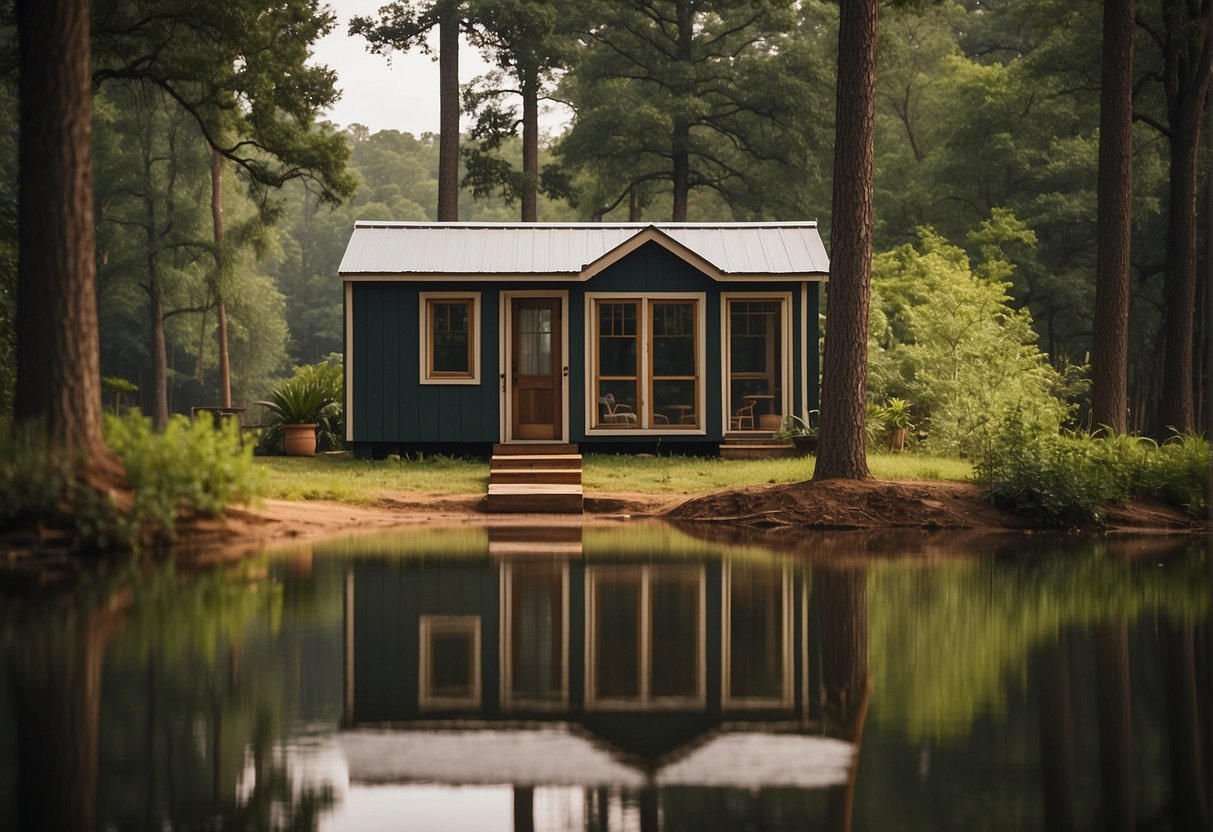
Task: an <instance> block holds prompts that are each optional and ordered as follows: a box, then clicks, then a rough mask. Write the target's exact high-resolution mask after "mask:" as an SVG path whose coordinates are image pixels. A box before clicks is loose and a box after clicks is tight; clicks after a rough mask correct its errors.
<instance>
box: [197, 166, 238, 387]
mask: <svg viewBox="0 0 1213 832" xmlns="http://www.w3.org/2000/svg"><path fill="white" fill-rule="evenodd" d="M211 223H212V225H213V226H214V230H215V280H214V285H213V286H212V287H211V289H212V292H213V293H214V295H215V318H216V324H217V325H218V327H219V406H220V407H231V406H232V369H231V363H230V360H229V358H228V350H227V307H226V306H225V305H224V303H223V278H224V267H225V266H226V264H227V258H226V256H225V255H224V253H223V154H221V153H220V152H219V151H218V150H216V149H215V148H213V147H212V148H211ZM199 360H201V357H199Z"/></svg>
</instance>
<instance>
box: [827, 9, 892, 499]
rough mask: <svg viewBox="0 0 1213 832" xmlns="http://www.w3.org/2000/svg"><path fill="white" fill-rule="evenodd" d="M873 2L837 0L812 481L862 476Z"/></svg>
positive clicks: (869, 256) (868, 295) (864, 458)
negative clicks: (830, 191) (826, 272)
mask: <svg viewBox="0 0 1213 832" xmlns="http://www.w3.org/2000/svg"><path fill="white" fill-rule="evenodd" d="M877 17H878V11H877V0H841V2H840V3H839V29H838V97H837V101H838V103H837V105H836V106H837V116H836V119H835V132H834V208H833V219H832V220H831V229H830V245H831V251H830V287H829V296H828V300H827V306H826V338H825V359H824V361H823V365H822V382H821V443H820V444H819V445H818V450H817V467H816V470H815V472H814V474H813V477H814V479H832V478H835V479H836V478H848V479H862V478H865V477H867V476H868V460H867V448H866V447H865V444H866V443H865V436H864V421H865V419H866V417H867V387H868V307H869V305H870V303H871V298H872V142H873V133H874V121H875V107H876V26H877Z"/></svg>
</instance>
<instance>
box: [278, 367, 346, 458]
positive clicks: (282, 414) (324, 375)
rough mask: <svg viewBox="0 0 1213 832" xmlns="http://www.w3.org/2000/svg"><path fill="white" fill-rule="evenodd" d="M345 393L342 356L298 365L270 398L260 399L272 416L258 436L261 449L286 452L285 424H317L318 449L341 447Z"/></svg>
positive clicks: (325, 449)
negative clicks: (267, 399) (317, 362)
mask: <svg viewBox="0 0 1213 832" xmlns="http://www.w3.org/2000/svg"><path fill="white" fill-rule="evenodd" d="M344 395H345V373H344V371H343V369H342V366H341V356H339V355H331V356H329V358H328V359H327V360H325V361H322V362H320V363H319V364H315V365H305V366H303V367H298V368H296V370H295V374H294V376H293V377H291V378H290V379H288V380H287V381H284V382H283V383H282V384H280V385H278V387H276V388H275V389H274V391H273V392H272V393H271V394H270V398H269V401H262V402H258V404H260V405H262V406H264V407H265V408H266V410H267V418H268V419H269V422H268V423H267V425H266V428H265V430H263V431H262V433H261V438H260V439H259V440H258V443H257V450H258V452H260V453H278V454H280V453H282V452H283V441H284V434H283V430H282V426H283V425H311V424H314V425H316V443H317V444H316V447H317V448H318V449H319V450H322V451H328V450H333V449H335V448H340V447H341V443H342V438H343V437H344V436H345V429H344V423H345V408H344V407H343V406H342V404H341V402H342V401H343V399H344Z"/></svg>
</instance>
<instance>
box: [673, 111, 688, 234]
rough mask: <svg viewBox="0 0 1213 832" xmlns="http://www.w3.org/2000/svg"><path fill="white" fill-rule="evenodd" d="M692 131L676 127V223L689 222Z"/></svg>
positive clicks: (674, 143)
mask: <svg viewBox="0 0 1213 832" xmlns="http://www.w3.org/2000/svg"><path fill="white" fill-rule="evenodd" d="M689 132H690V130H689V129H688V128H687V127H686V125H682V124H680V125H675V127H674V140H673V143H672V145H671V147H672V150H673V165H674V167H673V172H672V176H673V181H674V210H673V216H672V217H671V219H672V220H673V221H674V222H686V221H687V196H688V194H689V192H690V188H691V154H690V151H689V150H688V149H687V137H688V133H689Z"/></svg>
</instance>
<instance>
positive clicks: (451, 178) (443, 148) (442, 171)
mask: <svg viewBox="0 0 1213 832" xmlns="http://www.w3.org/2000/svg"><path fill="white" fill-rule="evenodd" d="M438 98H439V105H438V106H439V113H438V219H439V221H440V222H448V221H449V222H454V221H456V220H458V219H459V9H458V5H457V4H456V3H453V2H448V3H446V8H445V9H444V10H443V12H442V16H441V18H440V19H439V22H438Z"/></svg>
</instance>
